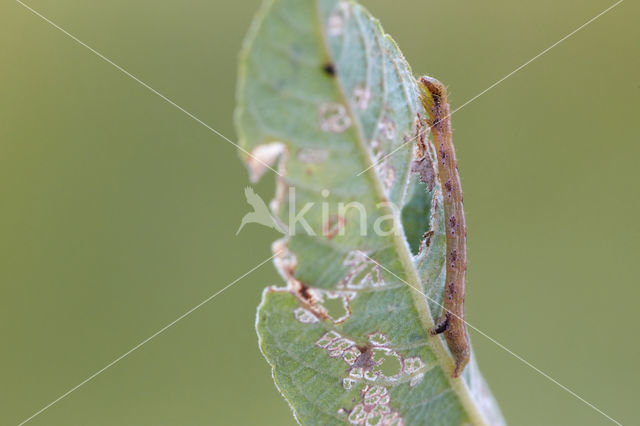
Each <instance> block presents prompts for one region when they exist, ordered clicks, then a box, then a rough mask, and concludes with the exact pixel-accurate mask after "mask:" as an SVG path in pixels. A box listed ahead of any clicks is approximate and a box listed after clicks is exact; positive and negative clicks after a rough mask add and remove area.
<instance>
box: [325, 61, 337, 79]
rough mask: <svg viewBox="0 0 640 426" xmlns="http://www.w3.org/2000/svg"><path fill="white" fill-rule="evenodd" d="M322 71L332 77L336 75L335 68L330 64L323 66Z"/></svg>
mask: <svg viewBox="0 0 640 426" xmlns="http://www.w3.org/2000/svg"><path fill="white" fill-rule="evenodd" d="M322 69H323V70H324V72H326V73H327V74H329V75H330V76H332V77H333V76H335V75H336V67H335V66H334V65H333V64H332V63H331V62H327V63H326V64H324V66H323V67H322Z"/></svg>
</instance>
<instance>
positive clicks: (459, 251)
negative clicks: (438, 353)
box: [418, 77, 471, 377]
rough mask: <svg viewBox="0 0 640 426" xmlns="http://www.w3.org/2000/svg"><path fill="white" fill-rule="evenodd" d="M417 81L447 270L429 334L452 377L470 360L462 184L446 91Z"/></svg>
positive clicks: (435, 83) (436, 83)
mask: <svg viewBox="0 0 640 426" xmlns="http://www.w3.org/2000/svg"><path fill="white" fill-rule="evenodd" d="M418 85H419V87H420V90H421V92H422V93H421V101H422V106H423V107H424V110H425V112H426V113H427V119H426V122H427V125H428V126H429V127H430V128H431V134H432V136H433V143H434V144H435V148H436V152H437V156H438V178H439V179H440V183H441V185H442V192H443V196H442V198H443V200H444V214H445V219H446V220H445V229H446V235H447V244H446V248H447V259H446V261H447V274H446V281H445V288H444V297H443V309H442V313H441V315H440V319H439V320H438V322H437V323H436V326H435V327H434V328H433V329H431V330H429V332H430V333H431V334H432V335H436V334H440V333H444V337H445V339H446V341H447V346H448V347H449V350H450V351H451V354H452V355H453V358H454V360H455V369H454V371H453V373H452V376H453V377H458V376H459V375H460V373H462V370H464V367H465V366H466V365H467V362H469V356H470V352H471V350H470V346H469V337H468V336H467V329H466V325H465V322H464V293H465V273H466V271H467V241H466V240H467V228H466V224H465V218H464V206H463V199H462V187H461V185H460V175H459V174H458V163H457V161H456V152H455V149H454V147H453V140H452V137H451V118H450V115H451V114H450V112H449V102H448V100H447V91H446V89H445V87H444V86H443V85H442V83H440V82H439V81H438V80H436V79H434V78H431V77H421V78H420V80H419V82H418Z"/></svg>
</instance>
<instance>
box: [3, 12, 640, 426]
mask: <svg viewBox="0 0 640 426" xmlns="http://www.w3.org/2000/svg"><path fill="white" fill-rule="evenodd" d="M258 3H259V2H258V0H250V1H242V2H237V1H220V0H217V1H213V2H211V1H203V0H200V1H197V0H188V1H180V2H178V1H172V2H168V1H165V2H157V1H151V0H138V1H134V2H132V1H123V0H111V1H108V2H82V1H78V0H73V1H72V0H60V1H56V2H49V1H45V0H31V1H30V2H29V5H31V6H32V7H34V8H35V9H36V10H38V11H39V12H40V13H42V14H44V15H45V16H47V17H48V18H50V19H51V20H53V21H54V22H55V23H57V24H58V25H60V26H61V27H63V28H65V29H66V30H68V31H69V32H71V33H72V34H74V35H75V36H77V37H78V38H79V39H81V40H83V41H84V42H86V43H88V44H89V45H91V46H92V47H93V48H95V49H96V50H98V51H100V52H101V53H103V54H104V55H106V56H108V57H109V58H111V59H112V60H113V61H115V62H116V63H117V64H119V65H121V66H122V67H124V68H125V69H127V70H128V71H130V72H131V73H133V74H135V75H136V76H138V77H139V78H140V79H141V80H143V81H145V82H146V83H148V84H149V85H151V86H152V87H154V88H156V89H157V90H159V91H160V92H162V93H163V94H164V95H166V96H168V97H169V98H171V99H172V100H174V101H175V102H176V103H178V104H180V105H181V106H183V107H184V108H186V109H187V110H189V111H190V112H192V113H194V114H195V115H197V116H198V117H199V118H201V119H202V120H203V121H205V122H206V123H208V124H210V125H211V126H213V127H215V128H216V129H218V130H219V131H221V132H222V133H224V134H225V135H228V136H229V137H230V138H232V139H235V134H234V129H233V125H232V113H233V109H234V90H235V80H236V67H237V61H236V58H237V54H238V51H239V49H240V46H241V42H242V39H243V37H244V34H245V32H246V30H247V28H248V25H249V23H250V20H251V18H252V15H253V13H254V12H255V10H256V9H257V7H258ZM364 3H365V4H366V5H367V6H368V7H369V8H370V9H371V10H372V12H373V13H374V14H375V15H376V16H378V17H379V18H380V19H381V20H382V22H383V25H384V26H385V29H386V30H387V31H388V32H389V33H390V34H391V35H392V36H393V37H394V38H395V40H396V41H397V42H398V43H399V45H400V47H401V48H402V50H403V52H404V53H405V55H406V56H407V58H408V60H409V62H410V63H411V64H412V66H413V69H414V71H415V72H416V73H428V74H430V75H433V76H435V77H437V78H439V79H440V80H442V81H443V82H445V83H446V84H447V85H448V86H449V88H450V99H451V102H452V105H453V107H454V108H455V107H456V106H458V105H461V104H462V103H464V102H465V101H466V100H468V99H469V98H471V97H473V96H474V95H476V94H477V93H479V92H480V91H482V90H483V89H485V88H486V87H488V86H489V85H490V84H492V83H493V82H495V81H496V80H498V79H500V78H501V77H503V76H504V75H505V74H507V73H509V72H510V71H512V70H513V69H515V68H516V67H517V66H519V65H520V64H522V63H523V62H525V61H527V60H528V59H530V58H531V57H533V56H534V55H536V54H537V53H539V52H540V51H541V50H542V49H544V48H546V47H548V46H549V45H551V44H552V43H554V42H556V41H557V40H559V39H560V38H561V37H563V36H564V35H566V34H567V33H569V32H570V31H572V30H573V29H575V28H576V27H578V26H579V25H581V24H583V23H584V22H585V21H587V20H588V19H590V18H591V17H593V16H595V15H596V14H598V13H599V12H600V11H602V10H603V9H605V8H606V7H608V6H609V5H611V4H612V3H613V2H609V1H603V0H587V1H581V2H577V1H571V2H557V1H551V0H541V1H536V2H511V1H506V0H500V1H498V0H495V1H494V0H490V1H482V2H478V1H473V0H448V1H435V0H423V1H415V0H414V1H410V0H395V1H393V2H388V1H384V0H375V1H372V0H370V1H365V2H364ZM639 12H640V7H639V6H638V4H637V3H634V2H633V1H630V0H629V1H626V2H624V3H622V4H621V5H620V6H619V7H617V8H616V9H614V10H613V11H611V12H610V13H608V14H607V15H605V16H603V17H602V18H600V19H599V20H597V21H596V22H594V23H593V24H591V25H590V26H588V27H587V28H585V29H584V30H583V31H581V32H579V33H578V34H576V35H575V36H574V37H572V38H570V39H569V40H567V41H566V42H564V43H562V44H560V45H559V46H558V47H556V48H555V49H553V50H552V51H550V52H549V53H548V54H546V55H544V56H543V57H541V58H540V59H538V60H537V61H535V62H533V63H532V64H530V65H529V66H527V67H526V68H525V69H523V70H522V71H520V72H519V73H517V74H515V75H514V76H513V77H511V78H509V79H508V80H506V81H505V82H504V83H502V84H501V85H499V86H498V87H496V88H495V89H493V90H492V91H490V92H489V93H487V94H486V95H484V96H482V97H481V98H479V99H478V100H476V101H475V102H473V103H472V104H470V105H468V106H467V107H466V108H464V109H463V110H461V111H459V112H457V113H456V114H455V115H454V117H453V123H454V127H455V137H454V139H455V141H456V146H457V149H458V158H459V160H460V170H461V173H462V179H463V185H464V189H465V206H466V208H467V218H468V219H467V220H468V226H469V245H470V248H469V251H470V253H469V274H468V279H469V281H468V299H467V301H468V305H467V306H468V308H467V309H468V311H467V312H468V314H467V319H468V320H469V321H470V322H471V323H472V324H473V325H475V326H476V327H478V328H480V329H481V330H484V331H485V332H486V333H488V334H489V335H491V336H492V337H494V338H495V339H497V340H498V341H500V342H501V343H502V344H504V345H505V346H507V347H509V348H510V349H512V350H513V351H515V352H517V353H518V354H520V355H522V356H524V357H525V358H526V359H527V360H529V361H530V362H532V363H533V364H535V365H536V366H537V367H539V368H540V369H542V370H543V371H545V372H547V373H548V374H550V375H551V376H553V377H554V378H555V379H557V380H558V381H560V382H561V383H563V384H564V385H566V386H568V387H569V388H571V389H573V390H574V391H575V392H577V393H578V394H580V395H581V396H582V397H584V398H585V399H586V400H588V401H590V402H592V403H594V404H595V405H597V406H598V407H599V408H601V409H602V410H604V411H605V412H607V413H608V414H609V415H611V416H612V417H614V418H615V419H617V420H619V421H620V422H622V423H626V424H633V423H636V424H637V419H638V412H637V405H638V403H637V397H638V390H637V383H638V382H639V381H640V372H639V368H638V359H639V355H640V342H639V341H638V333H639V331H640V330H639V322H638V319H637V310H638V308H637V306H638V299H639V298H640V286H639V285H638V284H639V282H638V278H637V272H636V270H635V266H636V265H637V263H638V259H637V258H638V254H640V242H639V240H638V238H639V237H640V225H639V222H638V216H639V214H640V197H639V196H640V191H639V188H638V183H639V181H640V169H639V167H638V166H637V162H638V160H637V159H638V156H639V155H640V144H638V142H639V139H640V138H639V137H640V124H639V123H640V120H639V119H638V113H639V108H638V107H639V103H640V49H639V47H640V46H639V44H638V43H639V40H640V30H639V28H638V25H637V21H638V16H639ZM0 117H1V118H0V338H1V348H2V349H1V350H0V424H3V425H4V424H7V425H9V424H17V423H19V422H20V421H22V420H24V419H25V418H27V417H29V416H30V415H32V414H33V413H34V412H36V411H37V410H38V409H40V408H41V407H43V406H44V405H46V404H47V403H49V402H51V401H52V400H54V399H55V398H57V397H58V396H59V395H61V394H62V393H63V392H65V391H66V390H68V389H70V388H71V387H73V386H75V385H76V384H78V383H79V382H81V381H82V380H83V379H85V378H86V377H88V376H89V375H91V374H92V373H93V372H95V371H97V370H99V369H100V368H102V367H103V366H104V365H106V364H107V363H109V362H110V361H111V360H113V359H115V358H116V357H118V356H119V355H121V354H122V353H124V352H126V351H127V350H129V349H130V348H131V347H133V346H134V345H136V344H137V343H138V342H140V341H141V340H143V339H145V338H146V337H148V336H149V335H151V334H152V333H154V332H155V331H156V330H158V329H160V328H161V327H162V326H163V325H165V324H167V323H169V322H170V321H172V320H173V319H175V318H176V317H178V316H179V315H181V314H182V313H183V312H185V311H187V310H188V309H189V308H191V307H193V306H194V305H196V304H198V303H199V302H200V301H202V300H203V299H204V298H206V297H208V296H209V295H211V294H213V293H214V292H216V291H217V290H219V289H220V288H222V287H223V286H225V285H226V284H228V283H229V282H231V281H232V280H233V279H235V278H236V277H238V276H240V275H242V274H243V273H244V272H245V271H247V270H248V269H249V268H251V267H253V266H255V265H256V264H258V263H259V262H261V261H262V260H264V259H265V258H267V257H268V256H269V255H270V243H271V241H273V240H274V239H275V238H276V237H277V234H276V233H275V232H272V231H271V230H268V229H266V228H262V227H259V226H256V225H249V226H247V227H246V228H245V229H244V230H243V232H242V233H241V234H240V235H239V236H237V237H236V236H235V235H234V234H235V232H236V229H237V226H238V225H239V222H240V219H241V217H242V215H244V213H246V212H247V211H249V209H250V208H249V206H247V205H246V203H245V200H244V195H243V189H244V187H245V186H246V185H247V184H248V180H247V174H246V172H245V169H244V167H243V165H242V164H241V162H240V160H239V159H238V157H237V154H236V150H235V148H234V147H233V146H232V145H231V144H229V143H227V142H225V141H223V140H222V139H221V138H219V137H218V136H216V135H214V134H213V133H211V132H210V131H208V130H207V129H206V128H204V127H203V126H201V125H200V124H198V123H196V122H194V121H193V120H192V119H190V118H189V117H187V116H186V115H185V114H183V113H182V112H180V111H178V110H177V109H175V108H174V107H172V106H171V105H169V104H168V103H166V102H165V101H163V100H162V99H161V98H159V97H158V96H156V95H154V94H152V93H151V92H149V91H148V90H146V89H144V88H143V87H142V86H140V85H139V84H138V83H136V82H135V81H133V80H131V79H130V78H128V77H126V76H124V75H123V74H122V73H120V72H119V71H118V70H117V69H115V68H114V67H113V66H111V65H109V64H107V63H106V62H104V61H102V60H101V59H99V58H98V57H97V56H95V55H94V54H92V53H91V52H89V51H88V50H87V49H85V48H84V47H81V46H79V45H78V44H77V43H75V42H74V41H73V40H71V39H70V38H69V37H67V36H65V35H64V34H63V33H61V32H60V31H58V30H56V29H54V28H53V27H51V26H50V25H49V24H47V23H45V22H44V21H42V20H41V19H40V18H38V17H36V16H35V15H33V14H32V13H31V12H29V11H28V10H26V9H25V8H24V7H22V6H21V5H20V4H18V3H16V2H14V1H10V0H8V1H4V2H3V3H2V5H1V6H0ZM257 190H258V191H259V192H260V193H261V194H263V195H266V196H270V195H271V194H272V192H273V176H272V175H271V176H268V177H267V179H265V180H264V181H263V182H262V183H260V184H259V185H257ZM279 283H280V279H279V278H278V276H277V274H276V273H275V271H274V269H273V267H272V266H271V265H270V264H268V265H265V266H263V267H262V268H261V269H259V270H258V271H256V272H254V273H253V274H251V275H249V276H248V277H246V278H244V279H243V280H242V281H240V282H239V283H238V284H237V285H236V286H234V287H232V288H230V289H229V290H227V291H226V292H225V293H223V294H221V295H220V296H219V297H217V298H215V299H214V300H212V301H211V302H210V303H208V304H206V305H205V306H203V307H202V308H201V309H199V310H198V311H196V312H194V313H193V314H192V315H190V316H188V317H187V318H185V319H184V320H183V321H181V322H179V323H178V324H176V325H175V326H174V327H172V328H170V329H169V330H167V331H166V332H164V333H163V334H161V335H160V336H158V337H157V338H156V339H154V340H153V341H151V342H149V343H148V344H146V345H144V346H143V347H141V348H140V349H139V350H137V351H136V352H134V353H132V354H131V355H130V356H128V357H127V358H125V359H123V360H122V361H120V362H119V363H117V364H116V365H114V366H113V367H112V368H110V369H109V370H107V371H105V372H104V373H103V374H101V375H99V376H98V377H96V378H95V379H94V380H92V381H90V382H89V383H87V384H86V385H85V386H83V387H81V388H80V389H78V390H77V391H76V392H74V393H72V394H71V395H69V396H68V397H67V398H65V399H63V400H62V401H60V402H59V403H57V404H56V405H54V406H53V407H51V408H50V409H48V410H47V411H45V412H44V413H42V414H41V415H40V416H38V417H37V418H35V419H34V420H33V421H32V422H31V424H33V425H116V424H118V425H205V424H247V425H249V424H251V425H253V424H256V425H286V424H293V419H292V417H291V414H290V412H289V409H288V407H287V405H286V403H285V402H284V400H283V399H282V398H281V397H280V396H279V394H278V393H277V391H276V389H275V387H274V386H273V384H272V381H271V375H270V371H269V368H268V366H267V364H266V362H265V361H264V360H263V358H262V356H261V354H260V352H259V350H258V346H257V338H256V335H255V332H254V328H253V322H254V315H255V309H256V306H257V304H258V302H259V299H260V294H261V291H262V288H263V287H264V286H266V285H271V284H279ZM472 339H473V342H474V346H475V350H476V352H477V356H478V358H479V362H480V366H481V369H482V370H483V372H484V374H485V377H486V378H487V380H488V382H489V383H490V385H491V387H492V389H493V391H494V393H495V395H496V397H497V399H498V401H499V402H500V404H501V407H502V410H503V411H504V414H505V416H506V418H507V420H508V422H509V423H510V424H512V425H541V424H549V425H601V424H602V425H605V424H610V423H608V421H607V420H606V419H605V418H604V417H602V416H601V415H599V414H598V413H596V412H595V411H593V410H592V409H591V408H589V407H587V406H586V405H585V404H583V403H582V402H580V401H578V400H577V399H575V398H574V397H573V396H571V395H570V394H568V393H567V392H565V391H563V390H562V389H560V388H559V387H558V386H556V385H554V384H553V383H551V382H549V381H548V380H547V379H545V378H543V377H542V376H540V375H539V374H537V373H536V372H534V371H533V370H531V369H530V368H528V367H527V366H525V365H524V364H523V363H521V362H520V361H518V360H516V359H515V358H513V357H512V356H511V355H509V354H507V353H506V352H505V351H503V350H502V349H500V348H498V347H497V346H496V345H494V344H493V343H491V342H490V341H488V340H487V339H485V338H483V337H482V336H480V335H478V334H476V333H473V332H472Z"/></svg>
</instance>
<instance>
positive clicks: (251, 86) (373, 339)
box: [236, 0, 504, 425]
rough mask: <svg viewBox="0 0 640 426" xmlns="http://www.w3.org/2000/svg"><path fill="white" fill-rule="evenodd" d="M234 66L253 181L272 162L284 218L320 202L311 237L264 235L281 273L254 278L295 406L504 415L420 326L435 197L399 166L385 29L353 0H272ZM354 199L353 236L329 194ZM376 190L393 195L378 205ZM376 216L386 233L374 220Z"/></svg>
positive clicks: (397, 98)
mask: <svg viewBox="0 0 640 426" xmlns="http://www.w3.org/2000/svg"><path fill="white" fill-rule="evenodd" d="M239 78H240V79H239V90H238V109H237V111H236V125H237V129H238V133H239V135H240V143H241V145H242V147H243V148H244V149H246V150H247V151H249V152H251V153H252V156H248V155H246V153H242V154H241V155H243V158H244V159H245V160H246V161H247V163H248V166H249V171H250V175H251V177H252V179H254V180H256V179H258V178H259V177H260V175H261V174H262V173H263V172H264V171H265V170H266V167H265V166H264V165H263V163H267V164H270V165H272V166H273V167H275V168H277V170H279V172H280V173H281V174H282V177H277V191H276V192H277V193H276V198H275V199H274V200H273V202H272V204H271V207H272V210H273V214H274V215H275V216H276V217H277V218H278V219H279V220H280V221H281V223H282V224H288V223H289V219H290V218H289V214H290V208H291V209H292V210H293V211H294V212H299V211H301V210H302V209H303V208H304V206H305V204H307V203H315V205H316V206H319V205H320V204H321V203H325V204H326V206H327V208H328V212H330V215H329V217H330V220H329V221H328V222H326V221H325V223H323V215H322V214H320V212H321V209H320V208H319V207H317V208H312V209H310V210H308V213H307V214H306V215H305V216H304V218H305V220H306V221H307V222H308V223H309V224H310V226H311V228H312V229H313V230H314V231H315V235H310V234H309V232H307V230H305V229H298V228H295V229H289V230H288V231H289V232H288V236H287V237H285V238H283V239H281V240H278V241H276V242H275V243H274V245H273V250H274V253H277V256H276V258H275V260H274V263H275V265H276V268H277V269H278V272H279V273H280V275H281V276H282V277H283V279H284V281H285V282H284V285H282V286H274V287H268V288H266V289H265V291H264V293H263V300H262V303H261V305H260V307H259V309H258V314H257V318H256V328H257V331H258V335H259V338H260V348H261V350H262V352H263V353H264V355H265V357H266V359H267V361H268V362H269V364H270V365H271V367H272V369H273V376H274V380H275V382H276V385H277V386H278V389H279V390H280V391H281V393H282V395H283V396H284V397H285V398H286V400H287V401H288V403H289V405H290V406H291V408H292V410H293V412H294V415H295V417H296V419H297V420H298V421H299V422H301V423H303V424H342V423H352V424H407V425H414V424H425V425H426V424H428V425H459V424H491V425H494V424H503V423H504V421H503V420H502V416H501V414H500V411H499V408H498V407H497V405H496V404H495V402H494V400H493V397H492V395H491V393H490V391H489V389H488V387H487V386H486V384H485V382H484V379H483V378H482V376H481V375H480V373H479V371H478V368H477V365H476V363H475V360H473V359H472V361H471V362H470V364H469V365H468V366H467V368H466V370H465V372H464V373H463V374H462V376H461V377H460V378H457V379H453V378H451V375H450V373H451V369H452V360H451V356H450V354H449V352H448V351H447V349H446V346H445V344H444V342H443V340H442V338H441V337H431V336H429V334H428V332H427V330H428V328H429V327H431V326H433V323H434V318H437V317H438V315H439V314H440V311H441V308H440V307H439V304H440V303H441V301H442V290H443V285H444V278H445V268H444V266H445V265H444V261H445V235H444V232H445V230H444V221H443V211H442V202H441V199H442V196H441V191H440V188H439V186H438V185H437V184H436V185H435V187H434V188H433V190H432V192H429V191H428V189H427V188H426V187H425V185H424V184H423V183H421V182H420V181H419V179H418V177H417V176H415V175H413V174H412V173H411V167H410V165H411V161H412V159H413V146H414V145H413V144H412V143H407V144H405V141H409V140H410V139H412V138H413V137H414V136H415V134H416V117H417V114H418V113H420V112H421V106H420V102H419V98H418V89H417V86H416V82H415V79H414V77H413V76H412V73H411V70H410V69H409V67H408V65H407V63H406V61H405V59H404V57H403V56H402V54H401V53H400V51H399V50H398V48H397V46H396V45H395V43H394V42H393V41H392V40H391V39H390V38H389V37H388V36H387V35H385V34H384V33H383V31H382V29H381V27H380V25H379V23H378V22H377V21H376V20H375V19H373V18H372V17H371V16H370V15H369V13H368V12H367V11H366V10H365V9H364V8H362V7H361V6H360V5H358V4H357V3H355V2H351V1H339V0H270V1H266V2H265V4H264V5H263V7H262V9H261V11H260V13H259V14H258V16H257V18H256V20H255V22H254V24H253V26H252V28H251V30H250V33H249V35H248V37H247V41H246V45H245V48H244V51H243V54H242V57H241V62H240V77H239ZM398 148H399V149H398ZM396 149H398V151H397V152H395V153H394V154H393V155H391V156H389V157H388V158H386V159H385V160H383V161H382V162H380V164H377V165H375V166H374V167H371V166H372V165H374V164H375V163H376V162H377V160H378V159H381V158H383V157H384V156H385V155H386V154H387V153H390V152H392V151H394V150H396ZM431 154H432V155H433V153H431ZM258 160H259V161H258ZM369 167H371V168H370V169H369V170H368V171H366V172H365V173H362V174H360V175H358V173H360V172H361V171H363V170H365V169H367V168H369ZM289 188H295V198H293V197H290V195H289V194H290V193H289ZM353 201H357V202H358V203H360V204H362V205H363V206H364V208H365V210H366V213H367V216H366V222H365V223H364V226H365V228H366V231H367V232H366V235H364V233H363V232H361V231H362V230H361V223H360V212H359V211H358V210H357V209H356V208H351V209H347V210H346V211H343V212H342V213H344V214H343V215H339V214H338V207H337V206H338V204H339V203H343V204H345V205H346V204H348V203H349V202H353ZM388 201H390V202H392V203H393V204H394V205H396V206H398V207H399V209H398V210H395V211H394V210H391V209H390V208H386V207H385V206H384V205H383V206H380V203H384V202H388ZM389 215H392V216H389ZM384 217H387V218H390V219H386V222H382V223H384V224H385V226H384V227H385V228H389V227H390V226H397V227H398V228H399V229H401V232H400V234H399V235H398V234H393V233H389V234H390V235H382V234H381V233H379V232H378V233H376V232H375V231H374V227H375V224H376V221H378V220H380V219H383V218H384ZM390 224H391V225H390ZM337 231H340V232H337ZM426 231H429V233H428V234H425V232H426ZM424 235H428V237H424ZM380 265H382V267H381V266H380ZM407 283H408V284H409V285H408V284H407ZM411 287H414V288H416V289H418V290H419V292H418V291H416V290H414V289H412V288H411ZM421 293H422V294H421Z"/></svg>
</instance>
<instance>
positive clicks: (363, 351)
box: [349, 345, 376, 371]
mask: <svg viewBox="0 0 640 426" xmlns="http://www.w3.org/2000/svg"><path fill="white" fill-rule="evenodd" d="M356 347H357V348H358V350H359V351H360V356H358V358H356V360H355V361H354V362H353V365H351V367H350V368H349V370H353V369H354V368H362V369H363V370H364V371H370V370H373V368H374V367H375V366H376V361H375V360H374V359H373V351H372V350H371V346H369V345H365V346H360V345H358V346H356Z"/></svg>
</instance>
